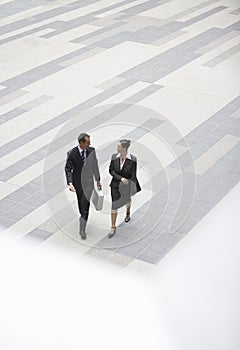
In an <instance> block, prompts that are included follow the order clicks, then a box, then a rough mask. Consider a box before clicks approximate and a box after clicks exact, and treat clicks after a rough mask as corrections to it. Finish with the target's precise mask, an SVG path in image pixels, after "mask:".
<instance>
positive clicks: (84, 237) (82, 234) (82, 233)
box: [80, 231, 87, 239]
mask: <svg viewBox="0 0 240 350" xmlns="http://www.w3.org/2000/svg"><path fill="white" fill-rule="evenodd" d="M80 236H81V238H82V239H86V238H87V236H86V233H85V232H81V231H80Z"/></svg>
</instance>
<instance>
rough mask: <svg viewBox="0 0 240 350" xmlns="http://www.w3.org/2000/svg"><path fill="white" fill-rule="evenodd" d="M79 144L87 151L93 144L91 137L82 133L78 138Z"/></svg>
mask: <svg viewBox="0 0 240 350" xmlns="http://www.w3.org/2000/svg"><path fill="white" fill-rule="evenodd" d="M78 143H79V146H80V147H81V149H87V148H88V147H89V146H90V144H91V141H90V135H88V134H86V133H85V132H83V133H81V134H80V135H79V136H78Z"/></svg>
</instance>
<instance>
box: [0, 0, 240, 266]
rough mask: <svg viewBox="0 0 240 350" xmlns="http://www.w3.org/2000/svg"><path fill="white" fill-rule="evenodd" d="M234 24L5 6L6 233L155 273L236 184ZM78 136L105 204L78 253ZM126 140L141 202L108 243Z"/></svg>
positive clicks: (206, 18) (170, 5)
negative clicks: (68, 173) (119, 149)
mask: <svg viewBox="0 0 240 350" xmlns="http://www.w3.org/2000/svg"><path fill="white" fill-rule="evenodd" d="M239 16H240V11H239V3H238V1H235V0H219V1H217V0H208V1H200V0H193V1H181V0H174V1H171V0H151V1H146V0H124V1H116V0H82V1H73V0H64V1H63V0H56V1H48V0H39V1H31V0H24V1H18V0H12V1H9V0H0V44H1V54H0V62H1V75H0V77H1V79H0V80H1V81H0V101H1V103H0V123H1V138H0V155H1V168H0V202H1V207H0V223H1V226H2V228H3V232H4V233H5V234H7V235H8V236H11V235H12V237H14V238H16V240H21V241H24V240H25V241H26V242H27V241H31V242H35V243H36V244H39V245H40V246H42V248H43V249H49V248H50V247H52V246H56V247H59V249H65V248H67V249H69V250H72V251H74V252H76V253H77V254H79V255H88V256H93V257H94V259H95V258H96V257H97V258H99V259H104V260H108V261H110V262H111V263H114V264H118V265H120V266H121V267H129V266H140V267H141V268H144V267H146V268H150V269H152V268H153V267H154V266H155V265H158V264H159V263H160V262H161V261H162V259H163V258H164V257H165V256H166V255H167V254H168V253H169V252H171V251H172V250H173V249H174V248H175V247H176V245H177V244H178V243H179V242H181V243H182V242H184V240H187V239H188V237H191V234H192V232H193V230H196V228H199V227H201V224H202V222H203V221H204V220H206V218H207V217H209V216H210V217H211V214H212V213H213V211H214V209H216V208H215V207H216V206H217V205H219V204H221V203H222V201H223V200H224V197H225V196H226V195H228V193H229V192H230V191H234V188H236V187H235V186H236V185H237V184H238V182H239V180H240V143H239V140H240V97H239V90H240V74H239V62H240V50H239V49H240V35H239V30H240V24H239V23H240V22H239ZM81 132H87V133H89V134H90V135H91V141H92V145H93V146H94V147H96V150H97V156H98V160H99V166H100V171H101V177H102V184H103V192H104V195H105V201H104V206H103V210H102V211H101V212H97V211H96V210H95V208H94V207H93V205H92V204H91V208H90V218H89V223H88V227H87V240H86V241H84V242H83V241H81V239H80V236H79V233H78V210H77V202H76V196H75V194H74V193H70V192H69V190H68V188H67V186H66V180H65V174H64V166H65V161H66V155H67V151H68V150H69V149H71V148H72V147H74V146H75V145H76V144H77V136H78V135H79V134H80V133H81ZM125 137H127V138H129V139H131V140H132V144H131V148H130V153H132V154H134V155H135V156H136V157H137V159H138V178H139V182H140V183H141V187H142V191H141V192H140V193H138V194H137V195H136V196H134V197H133V201H132V216H131V221H130V222H129V223H128V224H126V223H124V209H121V210H120V212H119V217H118V222H117V224H118V227H117V234H116V236H115V237H114V238H112V239H111V240H109V239H108V238H107V233H108V231H109V228H110V207H111V201H110V188H109V183H110V180H111V179H110V175H109V173H108V166H109V162H110V159H111V154H112V153H114V152H115V150H116V145H117V143H118V140H120V139H122V138H125ZM220 202H221V203H220ZM216 220H217V219H216ZM199 225H200V226H199ZM203 227H204V226H203Z"/></svg>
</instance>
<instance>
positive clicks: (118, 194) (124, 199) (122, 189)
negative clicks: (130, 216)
mask: <svg viewBox="0 0 240 350" xmlns="http://www.w3.org/2000/svg"><path fill="white" fill-rule="evenodd" d="M111 197H112V210H117V209H119V208H121V207H122V206H123V205H126V204H127V203H129V202H130V201H131V195H130V186H129V185H124V184H122V183H120V184H119V188H118V187H111Z"/></svg>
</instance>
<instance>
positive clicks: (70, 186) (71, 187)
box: [68, 184, 76, 192]
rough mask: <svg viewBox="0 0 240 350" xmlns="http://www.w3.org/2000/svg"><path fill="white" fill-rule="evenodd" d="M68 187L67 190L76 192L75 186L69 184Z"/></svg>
mask: <svg viewBox="0 0 240 350" xmlns="http://www.w3.org/2000/svg"><path fill="white" fill-rule="evenodd" d="M68 188H69V191H71V192H76V190H75V187H74V186H73V184H69V185H68Z"/></svg>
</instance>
